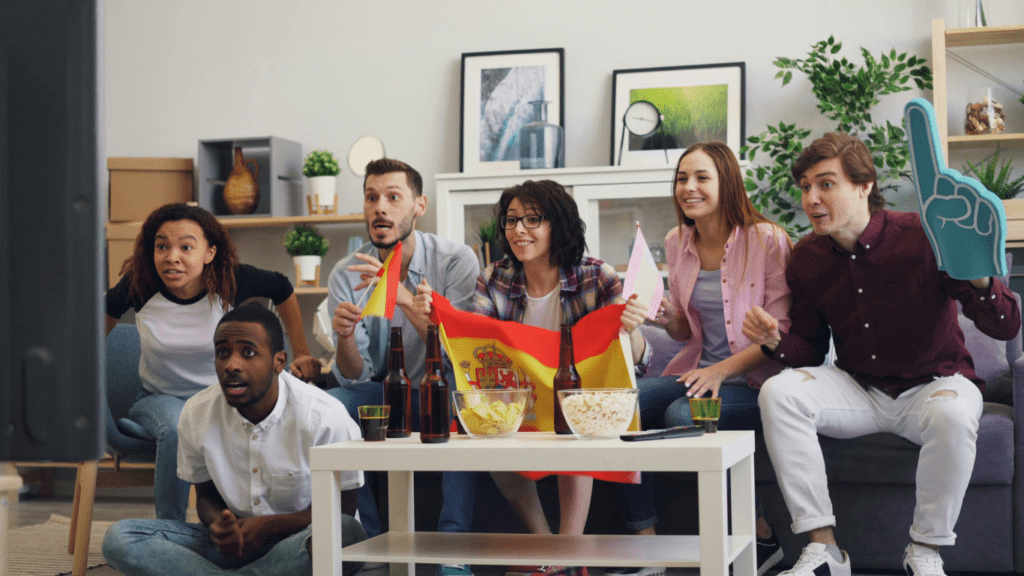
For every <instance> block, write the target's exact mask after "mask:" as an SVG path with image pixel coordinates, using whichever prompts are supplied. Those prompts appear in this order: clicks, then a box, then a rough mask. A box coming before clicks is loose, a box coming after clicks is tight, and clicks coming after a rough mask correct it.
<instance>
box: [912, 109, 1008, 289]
mask: <svg viewBox="0 0 1024 576" xmlns="http://www.w3.org/2000/svg"><path fill="white" fill-rule="evenodd" d="M904 115H905V117H906V121H907V143H908V144H909V146H910V165H911V167H912V168H913V171H914V182H915V183H916V184H917V195H918V200H919V203H918V205H919V206H920V210H921V223H922V225H923V226H924V229H925V232H926V233H927V235H928V241H929V242H931V245H932V250H933V251H934V252H935V259H936V262H937V263H938V266H939V270H945V271H946V272H947V273H948V274H949V275H950V276H952V277H953V278H958V279H960V280H974V279H979V278H985V277H989V276H1004V275H1005V274H1006V212H1005V210H1004V209H1003V203H1002V201H1000V200H999V198H998V197H997V196H996V195H995V194H992V193H991V192H989V191H988V190H986V189H985V187H984V186H982V184H981V183H980V182H978V181H977V180H975V179H974V178H968V177H966V176H964V175H963V174H961V173H959V172H957V171H956V170H952V169H950V168H948V167H947V166H946V160H945V158H944V157H943V155H942V149H941V148H940V147H939V140H938V128H937V124H936V122H935V111H934V109H933V108H932V105H931V103H930V102H928V101H927V100H925V99H923V98H915V99H914V100H911V101H910V103H909V104H907V106H906V108H905V110H904Z"/></svg>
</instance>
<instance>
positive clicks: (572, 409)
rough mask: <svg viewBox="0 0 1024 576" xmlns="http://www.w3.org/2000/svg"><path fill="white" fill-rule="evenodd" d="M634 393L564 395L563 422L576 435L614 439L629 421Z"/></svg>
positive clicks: (634, 402)
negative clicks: (566, 423)
mask: <svg viewBox="0 0 1024 576" xmlns="http://www.w3.org/2000/svg"><path fill="white" fill-rule="evenodd" d="M635 410H636V392H635V391H632V392H597V391H595V392H594V393H587V392H583V393H578V394H568V395H566V396H565V397H564V398H563V399H562V413H563V414H565V420H566V422H568V423H569V426H570V427H571V428H572V430H573V432H575V433H576V434H577V435H579V436H606V437H611V436H618V435H619V434H621V433H623V432H625V431H626V429H627V428H628V427H629V423H630V422H632V421H633V413H634V411H635Z"/></svg>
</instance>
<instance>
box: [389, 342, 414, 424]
mask: <svg viewBox="0 0 1024 576" xmlns="http://www.w3.org/2000/svg"><path fill="white" fill-rule="evenodd" d="M384 397H385V398H386V400H385V401H386V402H387V405H388V406H391V417H390V419H389V420H388V438H408V437H409V436H410V435H411V434H412V382H410V381H409V377H408V376H407V375H406V374H405V347H404V346H403V345H402V327H401V326H395V327H393V328H391V357H390V359H389V362H388V375H387V376H385V377H384Z"/></svg>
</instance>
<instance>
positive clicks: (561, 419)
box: [551, 322, 583, 434]
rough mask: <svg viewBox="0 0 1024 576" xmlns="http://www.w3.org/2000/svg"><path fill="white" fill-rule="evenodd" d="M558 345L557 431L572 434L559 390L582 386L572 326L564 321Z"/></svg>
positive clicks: (556, 383)
mask: <svg viewBox="0 0 1024 576" xmlns="http://www.w3.org/2000/svg"><path fill="white" fill-rule="evenodd" d="M561 340H562V341H561V343H560V344H559V346H558V371H557V372H555V379H554V383H553V386H552V388H553V390H552V391H551V393H552V394H554V401H555V403H554V413H555V432H557V433H559V434H572V430H571V429H570V428H569V423H568V422H566V421H565V414H563V413H562V405H561V403H559V401H558V391H559V390H575V389H579V388H582V387H583V386H582V383H581V381H580V373H579V372H577V371H576V361H575V360H574V359H573V356H572V327H571V326H569V325H568V324H566V323H564V322H563V323H562V339H561Z"/></svg>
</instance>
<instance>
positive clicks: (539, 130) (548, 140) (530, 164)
mask: <svg viewBox="0 0 1024 576" xmlns="http://www.w3.org/2000/svg"><path fill="white" fill-rule="evenodd" d="M530 104H533V114H534V121H533V122H530V123H529V124H527V125H526V126H523V127H522V128H520V129H519V167H520V168H522V169H536V168H561V167H562V166H564V165H565V159H564V154H563V152H562V147H563V142H562V140H563V138H562V127H561V126H559V125H558V124H550V123H548V103H547V101H545V100H534V101H532V102H530Z"/></svg>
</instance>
